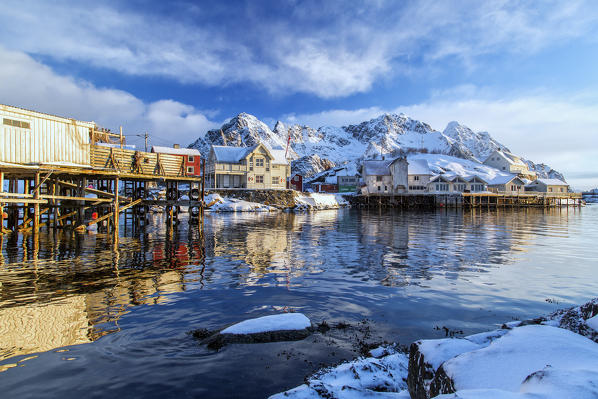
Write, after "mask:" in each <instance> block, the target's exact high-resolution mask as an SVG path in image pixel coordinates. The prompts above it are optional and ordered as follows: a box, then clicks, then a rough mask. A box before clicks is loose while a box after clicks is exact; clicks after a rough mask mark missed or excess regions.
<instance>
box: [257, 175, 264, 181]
mask: <svg viewBox="0 0 598 399" xmlns="http://www.w3.org/2000/svg"><path fill="white" fill-rule="evenodd" d="M255 182H256V183H263V182H264V175H256V176H255Z"/></svg>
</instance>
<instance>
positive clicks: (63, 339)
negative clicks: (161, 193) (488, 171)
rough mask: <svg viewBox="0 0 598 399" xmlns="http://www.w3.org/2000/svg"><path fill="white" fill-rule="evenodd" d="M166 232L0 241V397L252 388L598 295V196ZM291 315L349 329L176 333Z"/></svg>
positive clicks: (240, 219) (274, 386)
mask: <svg viewBox="0 0 598 399" xmlns="http://www.w3.org/2000/svg"><path fill="white" fill-rule="evenodd" d="M163 226H164V221H163V220H162V219H161V218H160V217H155V218H154V220H153V223H152V225H151V226H150V227H149V228H148V229H147V230H146V232H145V234H142V235H135V236H134V237H132V236H133V234H132V232H131V231H130V230H128V231H125V232H124V234H125V237H122V238H121V242H120V245H119V247H118V250H117V251H113V250H112V249H111V248H112V243H111V241H110V238H109V237H106V236H103V235H100V234H97V235H88V234H74V233H63V232H59V233H57V234H53V233H51V232H49V233H46V232H44V233H42V234H41V238H40V242H39V245H37V244H36V243H35V241H34V240H33V239H32V238H31V237H30V236H25V237H23V236H21V235H19V236H14V237H12V236H11V237H4V238H3V241H2V252H1V258H0V284H1V285H0V387H2V392H1V393H0V396H3V397H61V398H68V397H73V398H75V397H76V398H79V397H81V396H85V397H161V398H164V397H199V396H201V397H248V398H250V397H256V398H261V397H265V396H268V395H270V394H273V393H275V392H279V391H281V390H284V389H288V388H290V387H294V386H296V385H299V384H301V383H302V382H303V378H304V377H305V376H306V375H308V374H310V373H311V372H313V371H314V370H315V369H317V368H318V367H320V366H321V365H329V364H333V363H337V362H340V361H341V360H345V359H351V358H353V357H354V356H356V352H355V351H356V347H357V346H358V345H357V344H358V343H359V342H362V341H364V342H367V343H376V342H382V341H384V340H386V341H398V342H400V343H402V344H409V343H410V342H412V341H413V340H416V339H419V338H437V337H443V336H444V331H442V329H441V327H443V326H446V327H447V328H449V329H451V330H453V331H459V330H461V331H463V333H464V334H470V333H475V332H479V331H484V330H488V329H492V328H495V327H496V326H497V325H500V324H501V323H502V322H504V321H509V320H512V319H517V318H527V317H533V316H537V315H541V314H545V313H548V312H551V311H553V310H555V309H557V308H560V307H566V306H570V305H573V304H578V303H581V302H584V301H586V300H588V299H590V298H591V297H595V296H597V295H598V250H597V249H596V245H597V244H596V243H598V229H597V228H596V226H598V206H588V207H586V208H583V209H581V210H580V209H575V210H574V209H569V210H566V209H562V210H558V209H557V210H547V211H545V210H520V211H502V210H501V211H490V212H486V211H483V212H480V211H477V212H474V213H470V212H469V211H467V212H459V211H452V210H448V211H438V212H430V213H414V212H400V211H396V212H389V211H362V210H352V209H346V210H340V211H320V212H315V213H305V214H292V213H281V214H215V215H209V216H208V217H207V218H206V220H205V222H204V227H203V231H201V230H199V229H197V228H190V227H189V226H188V225H187V223H183V224H182V225H181V228H180V229H179V231H177V232H175V233H174V234H173V235H172V236H169V235H168V234H167V233H166V231H165V229H164V228H163ZM289 309H290V310H295V311H300V312H303V313H305V314H306V315H307V316H308V317H310V318H311V319H312V321H314V322H320V321H322V320H327V321H328V322H329V323H335V322H339V321H343V322H347V323H350V324H351V325H352V326H353V327H351V328H350V329H348V330H347V331H342V332H341V331H331V332H330V333H328V334H326V335H321V334H315V335H313V336H311V337H309V338H307V339H306V340H304V341H299V342H290V343H289V342H283V343H271V344H256V345H249V344H247V345H231V346H227V347H224V348H223V349H222V350H220V351H218V352H214V351H210V350H207V349H206V348H205V347H203V346H200V345H198V343H197V342H196V341H195V340H194V339H193V338H192V337H191V336H190V335H189V334H188V333H187V332H188V331H190V330H192V329H194V328H200V327H204V328H209V329H216V328H221V327H223V326H226V325H227V324H230V323H233V322H236V321H240V320H244V319H247V318H251V317H258V316H263V315H268V314H273V313H276V312H281V311H285V310H289ZM435 327H436V328H435ZM439 328H440V329H439Z"/></svg>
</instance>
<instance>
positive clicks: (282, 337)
mask: <svg viewBox="0 0 598 399" xmlns="http://www.w3.org/2000/svg"><path fill="white" fill-rule="evenodd" d="M311 334H312V330H311V329H307V328H306V329H303V330H279V331H267V332H261V333H254V334H221V333H220V332H216V333H214V334H212V335H210V336H209V337H207V338H205V339H203V340H201V341H200V343H201V344H202V345H206V346H207V347H208V348H210V349H215V350H218V349H220V348H222V347H223V346H225V345H228V344H263V343H268V342H279V341H300V340H302V339H305V338H307V337H308V336H309V335H311Z"/></svg>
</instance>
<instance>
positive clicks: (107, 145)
mask: <svg viewBox="0 0 598 399" xmlns="http://www.w3.org/2000/svg"><path fill="white" fill-rule="evenodd" d="M95 145H97V146H98V147H111V148H120V144H114V143H95ZM123 148H124V149H125V150H134V149H135V145H134V144H123Z"/></svg>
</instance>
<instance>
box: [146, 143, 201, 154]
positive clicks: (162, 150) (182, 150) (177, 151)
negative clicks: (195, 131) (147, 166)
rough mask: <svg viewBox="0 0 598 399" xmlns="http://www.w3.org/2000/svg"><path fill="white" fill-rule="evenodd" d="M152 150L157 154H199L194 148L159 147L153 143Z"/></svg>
mask: <svg viewBox="0 0 598 399" xmlns="http://www.w3.org/2000/svg"><path fill="white" fill-rule="evenodd" d="M152 152H155V153H157V154H173V155H192V156H193V155H195V156H200V155H201V154H200V153H199V151H198V150H196V149H195V148H172V147H161V146H157V145H154V146H152Z"/></svg>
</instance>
